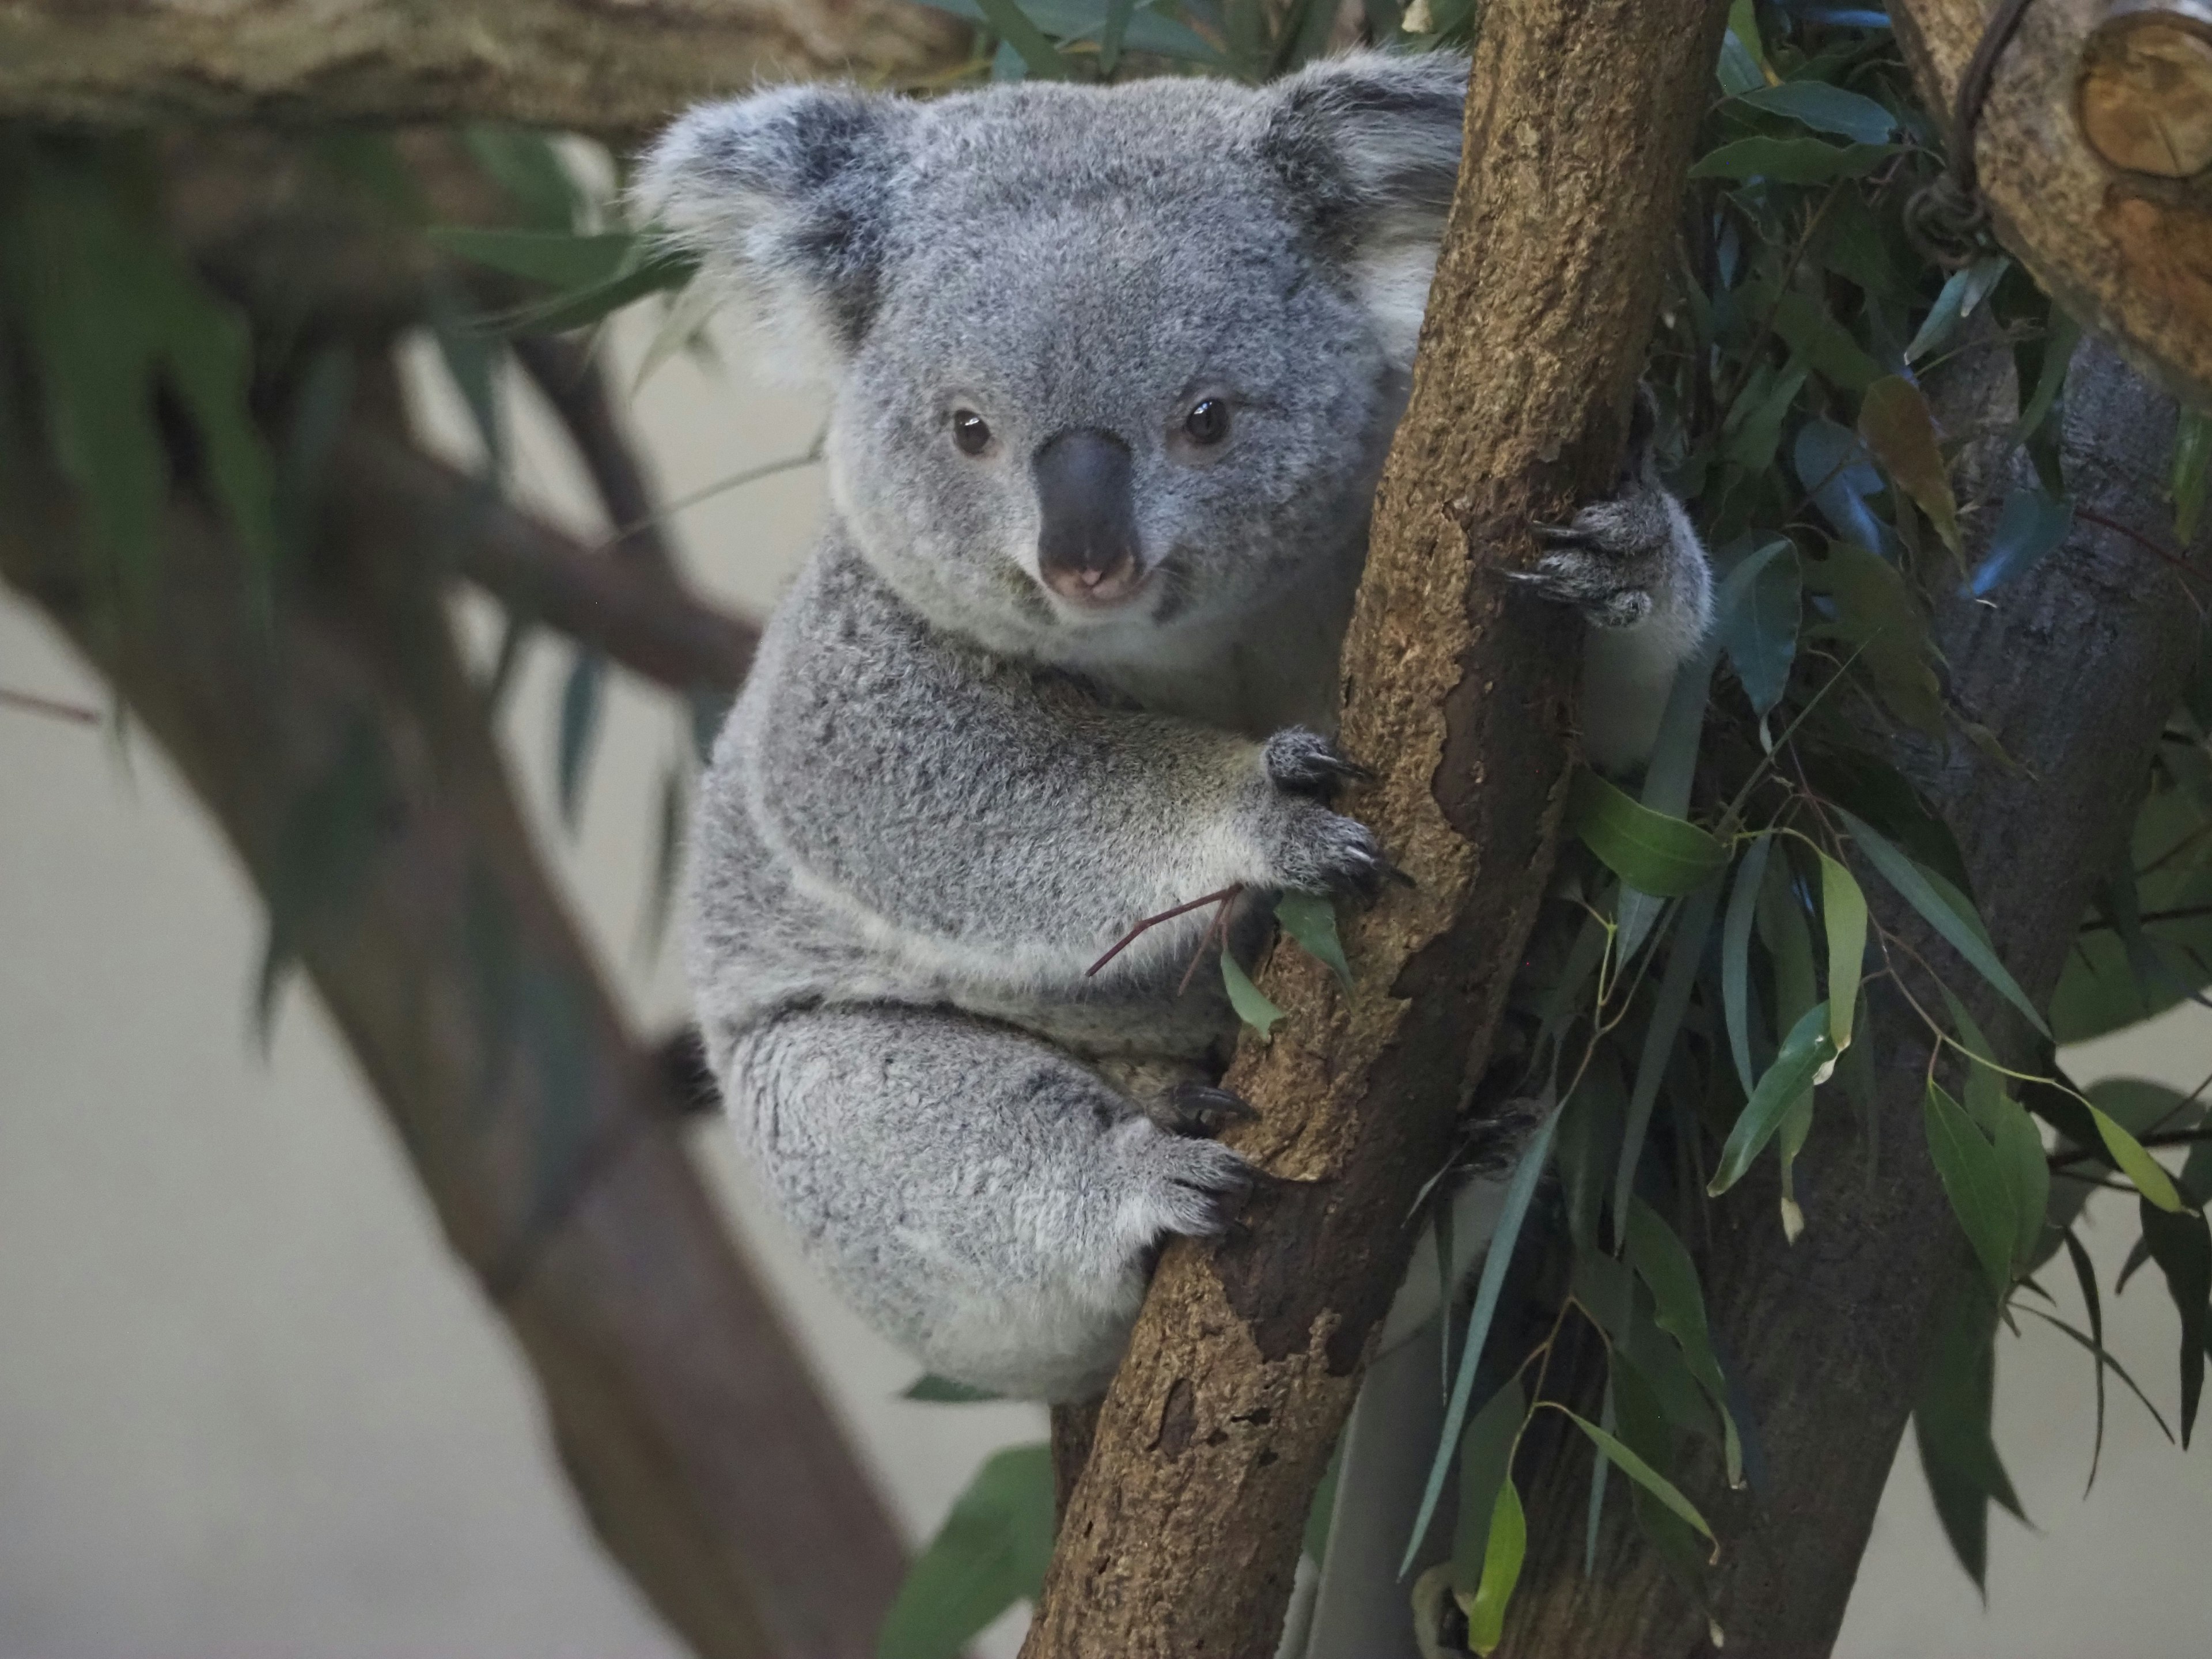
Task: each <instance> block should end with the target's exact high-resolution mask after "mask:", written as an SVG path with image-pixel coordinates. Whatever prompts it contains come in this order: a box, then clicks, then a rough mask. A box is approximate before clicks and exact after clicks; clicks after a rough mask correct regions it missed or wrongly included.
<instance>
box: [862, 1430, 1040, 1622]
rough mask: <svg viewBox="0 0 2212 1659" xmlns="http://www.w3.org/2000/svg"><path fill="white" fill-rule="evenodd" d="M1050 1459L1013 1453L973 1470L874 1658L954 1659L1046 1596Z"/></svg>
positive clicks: (909, 1579)
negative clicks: (1011, 1612)
mask: <svg viewBox="0 0 2212 1659" xmlns="http://www.w3.org/2000/svg"><path fill="white" fill-rule="evenodd" d="M1052 1510H1053V1485H1052V1452H1051V1449H1050V1448H1048V1447H1047V1446H1043V1445H1033V1446H1012V1447H1009V1448H1007V1449H1006V1450H1004V1451H1001V1452H998V1453H995V1454H994V1455H992V1456H991V1457H990V1458H988V1459H987V1461H986V1462H984V1464H983V1467H982V1468H981V1469H979V1470H978V1471H976V1474H975V1479H974V1480H971V1481H969V1484H968V1489H967V1490H966V1491H965V1492H962V1493H961V1494H960V1496H959V1497H958V1498H957V1499H955V1500H954V1502H953V1505H952V1512H951V1514H950V1515H949V1516H946V1517H945V1524H944V1526H943V1527H941V1528H939V1530H938V1533H937V1535H936V1536H935V1537H934V1538H933V1539H931V1540H930V1541H929V1544H928V1547H927V1548H925V1549H924V1550H923V1551H922V1553H921V1555H920V1556H919V1557H918V1558H917V1559H915V1564H914V1565H913V1566H912V1567H910V1568H909V1569H908V1571H907V1576H906V1582H905V1583H902V1584H901V1585H900V1586H899V1593H898V1596H897V1599H896V1600H895V1601H893V1602H892V1603H891V1607H890V1612H889V1613H886V1614H884V1624H883V1630H882V1632H881V1633H880V1634H879V1635H878V1638H877V1639H876V1654H877V1659H957V1656H958V1654H959V1653H960V1651H961V1650H962V1649H963V1648H964V1647H966V1646H967V1644H968V1643H969V1640H970V1639H971V1638H974V1637H975V1634H976V1633H977V1632H979V1631H981V1630H982V1629H983V1627H984V1626H987V1625H988V1624H990V1623H991V1622H992V1621H993V1620H995V1619H996V1618H998V1616H999V1615H1000V1613H1004V1612H1005V1611H1006V1609H1007V1608H1008V1607H1012V1606H1013V1604H1014V1603H1015V1602H1017V1601H1024V1600H1029V1601H1034V1600H1036V1596H1037V1595H1038V1593H1039V1591H1041V1590H1042V1589H1043V1586H1044V1572H1045V1567H1046V1565H1047V1563H1048V1562H1049V1561H1050V1559H1051V1558H1052V1535H1053V1515H1052Z"/></svg>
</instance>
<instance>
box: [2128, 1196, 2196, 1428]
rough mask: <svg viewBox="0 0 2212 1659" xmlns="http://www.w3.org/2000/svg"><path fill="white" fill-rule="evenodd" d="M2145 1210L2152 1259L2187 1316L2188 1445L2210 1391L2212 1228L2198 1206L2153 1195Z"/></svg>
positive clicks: (2184, 1409)
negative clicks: (2164, 1203)
mask: <svg viewBox="0 0 2212 1659" xmlns="http://www.w3.org/2000/svg"><path fill="white" fill-rule="evenodd" d="M2139 1207H2140V1208H2141V1210H2142V1236H2143V1242H2144V1243H2146V1244H2148V1245H2149V1246H2150V1254H2151V1260H2153V1261H2155V1262H2157V1263H2158V1267H2159V1271H2160V1273H2164V1274H2165V1275H2166V1291H2167V1292H2168V1294H2170V1295H2171V1296H2172V1297H2173V1305H2174V1309H2175V1310H2176V1311H2177V1312H2178V1313H2179V1314H2180V1316H2181V1444H2182V1449H2184V1450H2186V1449H2188V1446H2189V1434H2190V1431H2191V1430H2192V1429H2193V1428H2195V1427H2196V1426H2197V1402H2198V1401H2199V1400H2200V1399H2201V1398H2202V1397H2203V1393H2204V1337H2205V1329H2206V1314H2207V1311H2208V1309H2212V1228H2208V1227H2207V1225H2206V1224H2205V1220H2204V1217H2203V1214H2202V1213H2201V1212H2197V1211H2185V1212H2181V1213H2179V1214H2174V1213H2172V1212H2167V1211H2165V1210H2161V1209H2160V1208H2158V1207H2157V1206H2155V1205H2154V1204H2152V1203H2151V1202H2150V1201H2149V1200H2148V1199H2145V1200H2142V1201H2141V1203H2140V1206H2139Z"/></svg>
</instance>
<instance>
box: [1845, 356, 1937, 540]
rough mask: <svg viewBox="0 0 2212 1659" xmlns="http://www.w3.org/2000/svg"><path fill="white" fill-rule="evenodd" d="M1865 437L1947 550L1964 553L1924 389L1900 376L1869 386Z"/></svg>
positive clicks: (1862, 423) (1862, 421)
mask: <svg viewBox="0 0 2212 1659" xmlns="http://www.w3.org/2000/svg"><path fill="white" fill-rule="evenodd" d="M1859 436H1861V437H1862V438H1864V439H1865V440H1866V441H1867V447H1868V448H1869V449H1871V450H1872V451H1873V452H1874V454H1875V459H1876V460H1878V461H1880V462H1881V465H1882V466H1883V468H1884V469H1885V470H1886V471H1887V472H1888V473H1889V476H1890V477H1891V478H1892V479H1893V480H1894V481H1895V482H1896V483H1897V484H1898V485H1899V487H1900V488H1902V489H1904V491H1905V494H1906V495H1910V496H1911V497H1912V499H1913V500H1914V501H1917V502H1918V503H1919V505H1920V510H1921V511H1922V512H1923V513H1926V514H1927V515H1928V520H1929V523H1930V524H1932V525H1934V526H1936V534H1937V535H1939V536H1941V537H1942V538H1943V545H1944V546H1946V547H1948V548H1949V549H1950V550H1952V552H1954V553H1957V552H1959V551H1960V541H1959V502H1958V498H1957V497H1956V496H1955V495H1953V494H1952V493H1951V473H1950V468H1949V467H1948V465H1946V464H1945V462H1944V459H1943V452H1942V449H1941V448H1940V447H1938V445H1937V444H1936V420H1935V416H1933V415H1931V414H1930V413H1929V409H1928V400H1927V398H1924V397H1923V396H1922V395H1921V392H1920V388H1919V387H1918V386H1915V385H1913V384H1912V382H1911V381H1910V380H1906V379H1905V378H1904V376H1902V375H1899V374H1886V375H1884V376H1883V377H1882V378H1881V380H1876V381H1875V383H1874V384H1873V385H1872V386H1869V387H1868V388H1867V392H1866V396H1865V398H1863V400H1862V401H1861V403H1860V404H1859Z"/></svg>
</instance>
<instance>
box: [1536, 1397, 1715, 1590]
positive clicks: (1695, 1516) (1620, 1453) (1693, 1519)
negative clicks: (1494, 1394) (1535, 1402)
mask: <svg viewBox="0 0 2212 1659" xmlns="http://www.w3.org/2000/svg"><path fill="white" fill-rule="evenodd" d="M1547 1403H1550V1402H1547ZM1552 1408H1553V1410H1554V1411H1556V1412H1559V1413H1560V1414H1561V1415H1562V1416H1564V1417H1565V1418H1566V1419H1568V1420H1569V1421H1570V1422H1571V1423H1572V1424H1573V1425H1575V1426H1576V1427H1577V1428H1578V1429H1580V1430H1581V1431H1583V1433H1584V1434H1586V1435H1588V1436H1589V1442H1590V1444H1592V1445H1593V1446H1595V1447H1596V1448H1597V1449H1599V1450H1600V1451H1601V1452H1603V1453H1604V1454H1605V1455H1607V1457H1609V1458H1611V1459H1612V1460H1613V1462H1614V1463H1615V1464H1616V1465H1617V1466H1619V1468H1620V1472H1621V1473H1622V1474H1625V1475H1626V1476H1627V1477H1628V1478H1629V1479H1630V1480H1633V1481H1634V1482H1636V1484H1637V1485H1638V1486H1641V1487H1643V1488H1644V1491H1646V1492H1650V1494H1651V1495H1652V1496H1653V1497H1654V1498H1657V1499H1658V1500H1659V1501H1660V1502H1661V1503H1662V1504H1665V1505H1666V1506H1667V1507H1668V1509H1669V1510H1673V1511H1674V1514H1676V1515H1677V1516H1680V1517H1681V1518H1682V1519H1683V1520H1684V1521H1686V1522H1689V1524H1690V1525H1691V1526H1692V1527H1694V1528H1697V1529H1698V1531H1699V1532H1700V1533H1702V1534H1704V1535H1705V1538H1706V1540H1707V1541H1709V1542H1711V1543H1712V1545H1713V1548H1714V1552H1715V1554H1716V1556H1717V1554H1718V1553H1719V1549H1720V1544H1719V1541H1717V1540H1716V1539H1714V1537H1713V1529H1712V1528H1711V1527H1709V1526H1707V1525H1706V1524H1705V1516H1702V1515H1700V1514H1699V1513H1698V1506H1697V1505H1696V1504H1692V1502H1691V1501H1690V1500H1689V1499H1688V1498H1685V1497H1683V1496H1682V1494H1681V1492H1680V1489H1679V1488H1678V1487H1677V1486H1675V1485H1674V1482H1673V1481H1671V1480H1668V1479H1667V1477H1666V1476H1665V1475H1663V1474H1660V1473H1659V1471H1658V1470H1656V1469H1655V1468H1652V1467H1651V1466H1650V1464H1649V1463H1647V1462H1644V1460H1643V1459H1642V1458H1640V1457H1638V1455H1636V1454H1635V1453H1634V1452H1632V1451H1631V1450H1629V1449H1628V1448H1627V1447H1626V1446H1625V1445H1623V1444H1622V1443H1620V1440H1619V1439H1618V1438H1617V1437H1614V1436H1613V1435H1610V1434H1607V1432H1606V1431H1604V1430H1603V1429H1601V1428H1600V1427H1598V1425H1596V1424H1595V1423H1593V1422H1591V1421H1590V1420H1589V1419H1588V1418H1586V1417H1580V1416H1577V1414H1576V1413H1573V1412H1571V1411H1569V1410H1567V1408H1566V1407H1565V1406H1560V1405H1557V1404H1553V1407H1552Z"/></svg>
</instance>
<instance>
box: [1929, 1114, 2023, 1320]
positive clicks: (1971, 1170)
mask: <svg viewBox="0 0 2212 1659" xmlns="http://www.w3.org/2000/svg"><path fill="white" fill-rule="evenodd" d="M1924 1107H1925V1112H1924V1115H1925V1117H1926V1120H1927V1127H1928V1152H1929V1156H1930V1157H1931V1158H1934V1159H1935V1161H1936V1175H1937V1176H1938V1177H1939V1178H1940V1179H1941V1180H1942V1183H1943V1191H1944V1193H1945V1194H1947V1195H1948V1197H1949V1198H1950V1200H1951V1208H1952V1210H1953V1211H1954V1212H1955V1213H1956V1214H1957V1216H1958V1218H1959V1224H1960V1226H1962V1227H1964V1228H1965V1229H1966V1238H1967V1242H1968V1243H1971V1244H1972V1245H1973V1247H1974V1255H1975V1256H1976V1257H1977V1258H1978V1260H1979V1261H1980V1262H1981V1264H1982V1271H1983V1272H1984V1273H1986V1274H1987V1275H1988V1276H1989V1280H1990V1293H1991V1294H1992V1295H1993V1296H1994V1297H1996V1298H1997V1299H1998V1300H1999V1301H2002V1299H2003V1297H2004V1294H2005V1291H2007V1290H2008V1289H2009V1288H2010V1286H2011V1285H2012V1251H2013V1239H2014V1237H2015V1234H2016V1233H2017V1231H2018V1223H2017V1221H2016V1220H2015V1218H2014V1215H2013V1201H2012V1194H2011V1193H2010V1191H2009V1190H2008V1188H2007V1186H2006V1184H2005V1176H2004V1170H2003V1167H2002V1164H2000V1163H1999V1162H1998V1159H1997V1154H1996V1148H1994V1147H1993V1146H1990V1143H1989V1142H1988V1141H1987V1140H1985V1139H1983V1137H1982V1132H1981V1131H1980V1130H1979V1129H1978V1128H1976V1127H1974V1121H1973V1119H1972V1118H1971V1117H1969V1116H1968V1115H1966V1109H1965V1108H1964V1107H1962V1106H1961V1105H1960V1104H1959V1103H1958V1102H1957V1101H1955V1100H1954V1099H1952V1098H1951V1097H1950V1095H1949V1094H1948V1092H1947V1091H1945V1090H1944V1088H1943V1085H1942V1084H1940V1083H1934V1082H1931V1083H1929V1085H1928V1095H1927V1098H1926V1101H1925V1102H1924Z"/></svg>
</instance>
